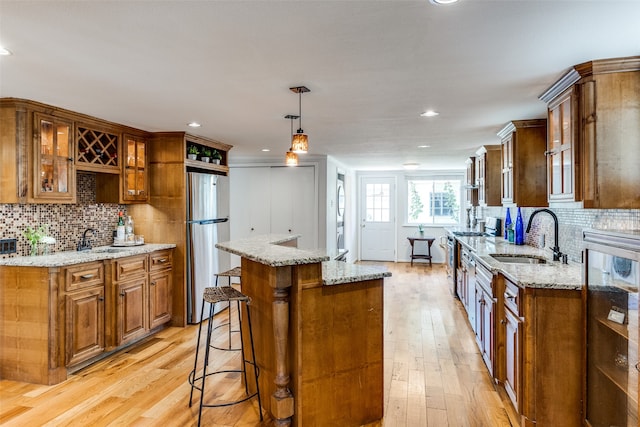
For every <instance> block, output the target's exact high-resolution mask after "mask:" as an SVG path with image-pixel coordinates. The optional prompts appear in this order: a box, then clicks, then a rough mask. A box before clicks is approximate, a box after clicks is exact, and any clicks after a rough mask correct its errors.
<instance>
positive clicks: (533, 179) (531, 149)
mask: <svg viewBox="0 0 640 427" xmlns="http://www.w3.org/2000/svg"><path fill="white" fill-rule="evenodd" d="M498 136H499V137H500V140H501V150H502V151H501V153H502V155H501V181H502V204H503V205H504V206H509V205H517V206H522V207H527V206H528V207H531V206H547V191H546V189H547V164H546V157H545V151H546V145H547V121H546V120H544V119H541V120H514V121H512V122H509V123H508V124H507V125H506V126H505V127H504V128H503V129H502V130H501V131H500V132H498Z"/></svg>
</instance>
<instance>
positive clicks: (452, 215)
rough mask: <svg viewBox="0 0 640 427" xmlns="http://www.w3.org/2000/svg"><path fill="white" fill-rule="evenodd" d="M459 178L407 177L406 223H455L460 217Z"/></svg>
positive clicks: (460, 179) (460, 181) (460, 180)
mask: <svg viewBox="0 0 640 427" xmlns="http://www.w3.org/2000/svg"><path fill="white" fill-rule="evenodd" d="M461 185H462V177H460V178H459V179H422V178H409V179H407V223H409V224H457V223H458V219H459V218H460V188H461Z"/></svg>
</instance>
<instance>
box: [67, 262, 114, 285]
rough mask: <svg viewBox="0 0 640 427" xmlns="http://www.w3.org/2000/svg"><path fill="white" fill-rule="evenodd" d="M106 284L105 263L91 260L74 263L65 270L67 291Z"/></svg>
mask: <svg viewBox="0 0 640 427" xmlns="http://www.w3.org/2000/svg"><path fill="white" fill-rule="evenodd" d="M102 284H104V264H103V263H102V262H91V263H87V264H79V265H74V266H72V267H68V268H67V269H66V270H65V286H64V289H65V291H67V292H71V291H76V290H78V289H84V288H89V287H91V286H96V285H102Z"/></svg>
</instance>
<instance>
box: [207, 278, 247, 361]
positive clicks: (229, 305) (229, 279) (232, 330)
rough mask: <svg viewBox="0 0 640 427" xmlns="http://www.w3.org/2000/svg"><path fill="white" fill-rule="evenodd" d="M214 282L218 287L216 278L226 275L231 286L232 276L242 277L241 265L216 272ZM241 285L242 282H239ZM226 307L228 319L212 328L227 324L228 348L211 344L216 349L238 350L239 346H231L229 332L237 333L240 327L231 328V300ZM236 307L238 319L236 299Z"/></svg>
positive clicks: (238, 304) (238, 307)
mask: <svg viewBox="0 0 640 427" xmlns="http://www.w3.org/2000/svg"><path fill="white" fill-rule="evenodd" d="M215 276H216V283H215V286H216V287H219V286H221V285H220V284H218V279H219V278H220V277H227V278H228V282H227V285H228V286H231V284H232V283H231V278H232V277H237V278H241V277H242V268H241V267H234V268H232V269H231V270H227V271H223V272H221V273H216V275H215ZM241 286H242V284H241ZM227 308H228V309H229V321H228V322H227V323H222V324H220V325H218V326H216V327H215V328H214V329H218V328H222V327H225V326H227V327H228V334H229V339H228V341H227V345H228V348H226V349H225V348H220V347H216V346H215V345H214V346H213V348H215V349H218V350H240V348H232V347H231V333H232V332H235V333H239V332H240V329H231V302H229V303H228V306H227ZM236 308H237V310H238V319H240V302H239V301H236ZM200 318H201V319H202V314H201V315H200Z"/></svg>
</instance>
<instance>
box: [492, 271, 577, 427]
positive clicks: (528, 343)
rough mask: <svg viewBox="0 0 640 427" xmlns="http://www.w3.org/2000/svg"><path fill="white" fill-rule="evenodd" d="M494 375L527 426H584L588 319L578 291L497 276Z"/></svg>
mask: <svg viewBox="0 0 640 427" xmlns="http://www.w3.org/2000/svg"><path fill="white" fill-rule="evenodd" d="M497 277H499V278H500V279H499V280H498V287H497V289H498V292H497V296H498V298H499V300H498V304H499V306H500V307H501V314H500V317H501V319H500V326H499V328H500V329H498V331H497V332H498V336H499V337H500V340H502V342H501V343H499V344H498V348H500V349H501V351H502V352H503V354H502V355H500V357H499V358H498V359H499V360H500V361H501V362H500V363H501V364H502V366H500V367H499V369H497V375H495V377H496V379H497V380H498V383H499V384H501V385H502V386H503V387H504V391H505V392H506V394H507V395H508V396H509V399H510V400H511V403H512V404H513V408H514V409H515V411H516V412H517V413H518V415H519V417H520V418H519V419H518V420H517V421H516V425H520V426H526V427H533V426H537V427H543V426H560V425H561V426H563V427H573V426H575V427H578V426H582V420H581V412H582V403H581V399H582V381H583V376H582V358H583V356H582V355H583V348H582V339H583V319H582V306H581V305H582V299H581V294H580V291H579V290H574V289H549V288H530V287H526V288H520V287H518V286H517V285H516V284H515V283H513V282H512V281H511V280H509V279H508V278H506V277H505V276H503V275H498V276H497Z"/></svg>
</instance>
